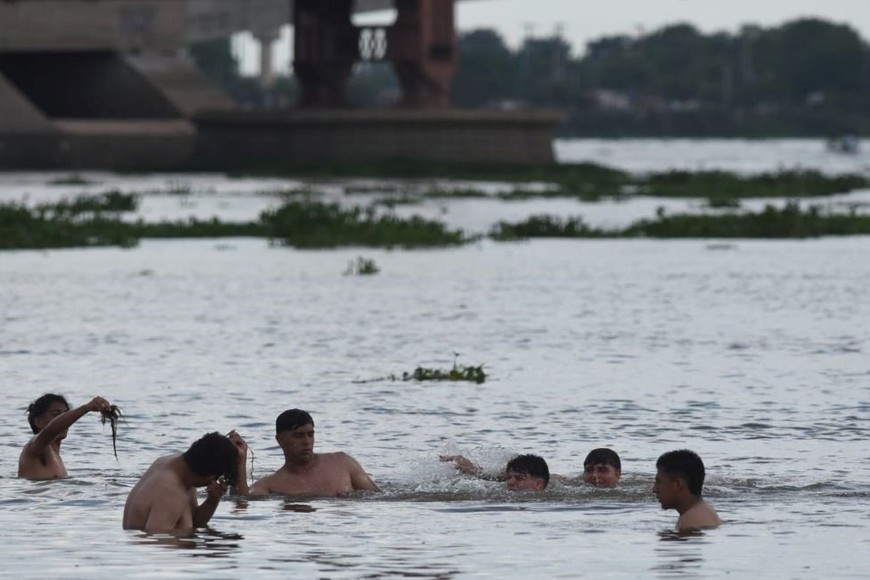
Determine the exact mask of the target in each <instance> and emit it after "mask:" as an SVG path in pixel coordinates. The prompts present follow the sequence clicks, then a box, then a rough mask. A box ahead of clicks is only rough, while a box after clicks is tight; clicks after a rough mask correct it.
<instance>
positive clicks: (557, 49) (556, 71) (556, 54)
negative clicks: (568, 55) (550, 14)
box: [553, 22, 565, 81]
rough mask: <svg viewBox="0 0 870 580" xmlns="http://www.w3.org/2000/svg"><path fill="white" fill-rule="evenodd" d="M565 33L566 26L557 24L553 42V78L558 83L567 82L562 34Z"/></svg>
mask: <svg viewBox="0 0 870 580" xmlns="http://www.w3.org/2000/svg"><path fill="white" fill-rule="evenodd" d="M564 31H565V25H564V24H562V23H561V22H560V23H557V24H556V30H555V33H554V34H555V37H554V39H553V40H554V41H555V42H553V78H554V79H555V80H557V81H563V80H565V55H564V54H563V53H562V42H561V40H562V33H563V32H564Z"/></svg>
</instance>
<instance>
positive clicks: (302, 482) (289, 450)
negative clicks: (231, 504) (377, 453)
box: [233, 409, 380, 497]
mask: <svg viewBox="0 0 870 580" xmlns="http://www.w3.org/2000/svg"><path fill="white" fill-rule="evenodd" d="M275 440H276V441H277V442H278V445H280V446H281V450H282V451H283V452H284V465H283V466H282V467H281V469H279V470H278V471H276V472H275V473H273V474H272V475H267V476H266V477H263V478H261V479H259V480H257V481H256V482H255V483H254V485H252V486H250V488H249V487H248V483H247V475H246V473H245V467H244V466H245V458H246V455H243V456H242V464H241V465H240V466H239V469H240V472H239V478H238V481H237V483H236V485H235V486H234V487H233V493H235V494H238V495H248V494H250V495H267V494H271V493H276V494H282V495H301V496H320V497H334V496H341V495H347V494H349V493H350V492H352V491H380V489H379V488H378V486H377V485H376V484H375V482H374V481H372V479H371V478H370V477H369V476H368V474H367V473H366V472H365V470H364V469H363V468H362V466H361V465H360V464H359V463H358V462H357V460H356V459H354V458H353V457H351V456H350V455H348V454H347V453H343V452H341V451H339V452H336V453H315V452H314V419H312V418H311V415H309V414H308V413H307V412H306V411H303V410H301V409H288V410H287V411H284V412H283V413H281V414H280V415H278V419H277V420H276V421H275ZM233 443H234V444H235V445H236V446H238V448H239V450H240V452H241V453H244V454H246V453H247V445H246V444H245V443H244V441H243V440H242V439H241V437H239V436H238V435H236V436H235V437H234V438H233Z"/></svg>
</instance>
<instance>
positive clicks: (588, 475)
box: [440, 447, 622, 487]
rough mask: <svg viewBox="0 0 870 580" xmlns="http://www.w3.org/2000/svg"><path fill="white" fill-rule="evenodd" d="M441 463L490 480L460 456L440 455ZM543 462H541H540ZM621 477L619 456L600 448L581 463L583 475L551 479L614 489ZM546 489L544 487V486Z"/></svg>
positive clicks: (472, 463) (500, 475) (501, 476)
mask: <svg viewBox="0 0 870 580" xmlns="http://www.w3.org/2000/svg"><path fill="white" fill-rule="evenodd" d="M440 459H441V461H450V462H453V463H454V464H455V465H456V469H458V470H459V471H461V472H462V473H466V474H468V475H474V476H476V477H480V478H483V479H488V478H491V476H487V474H485V473H484V471H483V469H482V468H481V467H480V466H479V465H476V464H475V463H474V462H472V461H471V460H470V459H468V458H467V457H464V456H462V455H442V456H440ZM542 461H543V460H542ZM620 477H622V463H621V462H620V460H619V455H618V454H617V453H616V451H614V450H612V449H607V448H605V447H600V448H598V449H593V450H592V451H590V452H589V454H588V455H587V456H586V459H585V460H584V461H583V475H582V476H580V477H576V478H574V477H565V476H564V475H553V479H555V480H556V481H558V482H560V483H567V484H576V483H577V482H580V481H582V482H583V483H586V484H588V485H592V486H595V487H616V486H617V485H619V478H620ZM495 478H496V479H499V480H503V479H504V478H505V475H504V473H499V474H497V475H496V476H495ZM548 479H549V476H548ZM545 487H546V486H545Z"/></svg>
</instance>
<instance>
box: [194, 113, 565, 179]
mask: <svg viewBox="0 0 870 580" xmlns="http://www.w3.org/2000/svg"><path fill="white" fill-rule="evenodd" d="M193 121H194V124H195V125H196V128H197V146H196V158H195V162H194V163H195V165H196V166H197V167H200V168H206V169H222V168H244V167H269V166H272V167H274V166H280V165H281V164H284V165H287V164H294V163H295V164H301V163H304V164H311V163H365V162H383V161H435V162H453V163H514V164H517V163H519V164H546V163H553V162H554V161H555V158H554V153H553V139H554V134H555V128H556V125H557V124H558V123H559V121H560V116H559V115H557V114H555V113H552V112H548V111H477V110H462V109H451V110H441V111H431V110H430V111H415V110H379V111H371V110H366V111H352V110H343V111H334V110H330V111H286V112H240V111H212V112H203V113H199V114H197V115H195V116H194V117H193Z"/></svg>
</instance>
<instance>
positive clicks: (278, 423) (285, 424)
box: [275, 409, 314, 433]
mask: <svg viewBox="0 0 870 580" xmlns="http://www.w3.org/2000/svg"><path fill="white" fill-rule="evenodd" d="M303 425H311V426H312V427H314V419H312V418H311V415H309V414H308V413H307V412H306V411H303V410H302V409H287V410H286V411H284V412H283V413H281V414H280V415H278V418H277V419H276V420H275V433H280V432H281V431H292V430H293V429H296V428H298V427H302V426H303Z"/></svg>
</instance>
